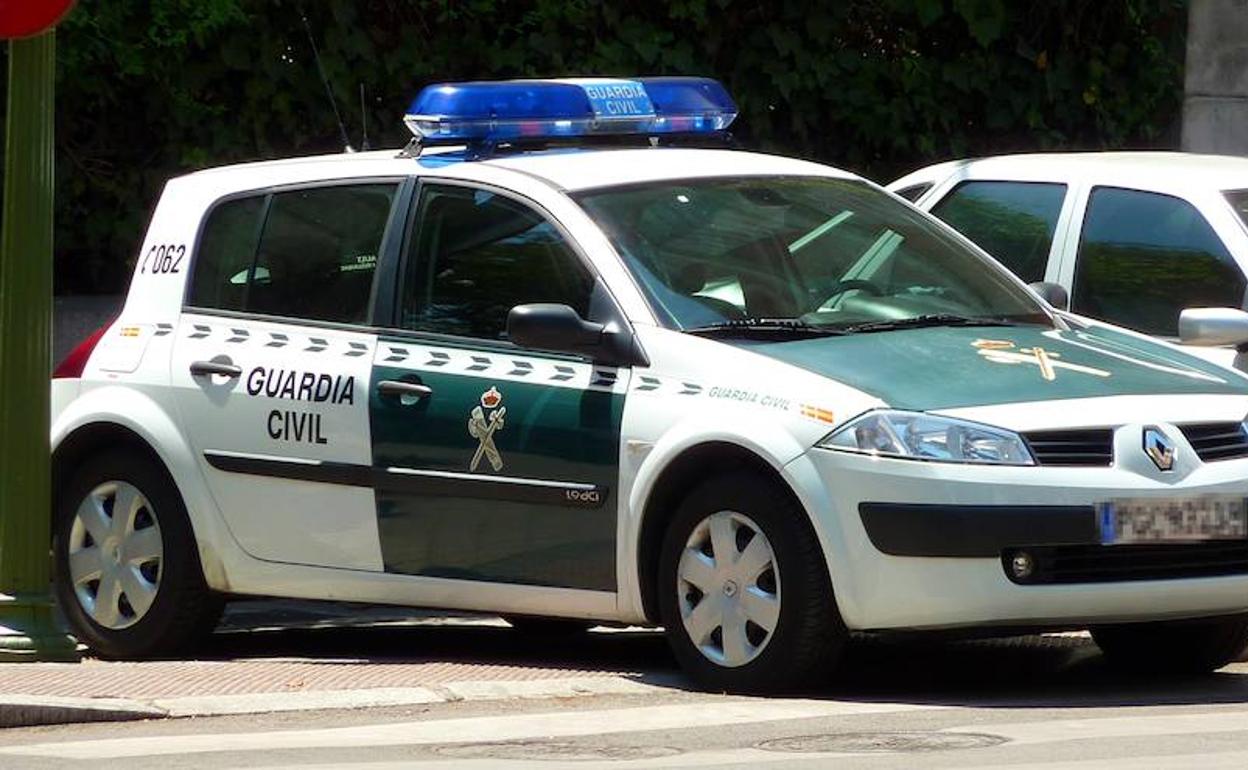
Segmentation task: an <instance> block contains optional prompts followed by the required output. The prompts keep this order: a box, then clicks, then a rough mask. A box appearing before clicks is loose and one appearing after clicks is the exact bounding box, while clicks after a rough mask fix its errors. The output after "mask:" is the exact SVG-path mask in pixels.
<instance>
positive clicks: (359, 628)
mask: <svg viewBox="0 0 1248 770" xmlns="http://www.w3.org/2000/svg"><path fill="white" fill-rule="evenodd" d="M242 607H243V609H241V610H239V609H234V610H233V611H232V612H231V613H230V614H229V615H227V619H226V623H225V624H224V626H223V628H222V629H221V630H219V631H218V632H217V633H216V634H214V635H213V637H212V640H211V642H210V643H209V644H208V645H206V647H205V648H204V649H203V650H202V651H201V654H200V656H199V657H200V659H202V660H247V659H256V660H261V659H274V658H284V659H291V658H294V659H299V660H303V661H308V662H313V663H318V664H334V663H349V664H359V663H361V662H367V663H371V664H376V665H387V664H403V665H410V664H413V663H417V664H419V663H431V664H441V665H450V666H463V667H465V669H466V671H465V672H464V673H463V674H462V676H464V678H471V677H472V675H473V672H472V669H473V667H482V670H483V671H484V670H486V668H487V667H497V666H505V667H507V668H508V669H514V670H515V674H516V676H517V678H524V670H525V669H526V668H531V669H543V670H547V671H549V670H555V671H567V672H568V673H569V675H575V674H577V673H594V674H604V673H606V674H613V675H616V676H620V677H626V678H629V679H632V680H635V681H638V682H643V683H652V684H656V685H660V686H664V687H671V688H676V689H682V690H683V689H687V690H692V689H695V688H694V687H693V685H692V684H691V683H690V682H688V680H686V679H685V678H684V677H683V676H682V675H681V674H680V672H679V669H678V668H677V665H676V662H675V660H674V659H673V657H672V655H671V652H670V651H669V649H668V647H667V643H666V640H665V639H664V637H663V634H662V632H661V631H658V630H652V629H625V630H620V629H607V628H600V629H596V630H594V631H591V632H588V633H576V634H566V635H554V636H551V635H545V636H544V635H538V634H532V633H526V632H523V631H520V630H517V629H514V628H511V627H510V626H507V625H505V624H504V623H502V622H501V621H498V620H497V619H494V618H487V617H483V616H473V615H454V614H450V615H448V614H445V613H414V612H412V611H410V610H394V609H385V608H362V607H359V606H354V605H347V606H343V605H319V604H316V603H306V604H296V603H273V604H272V605H266V604H261V603H256V604H255V605H250V604H247V603H244V604H243V605H242ZM249 607H254V609H248V608H249ZM1159 654H1164V652H1162V651H1159ZM800 695H802V696H803V697H814V698H820V697H824V698H835V699H837V700H856V701H864V702H868V701H870V702H877V701H878V702H904V703H923V704H930V705H951V706H975V707H994V708H1011V707H1018V708H1040V707H1064V706H1078V707H1084V708H1097V707H1106V708H1109V707H1121V706H1151V705H1182V704H1211V703H1213V704H1216V703H1226V704H1232V703H1248V667H1245V666H1243V665H1240V666H1236V667H1233V668H1231V669H1226V670H1223V671H1222V672H1219V673H1217V674H1213V675H1209V676H1202V677H1169V678H1166V677H1159V676H1148V675H1140V674H1129V673H1124V672H1121V671H1118V670H1115V669H1113V668H1112V667H1110V666H1108V665H1106V663H1105V661H1104V659H1103V658H1102V657H1101V655H1100V651H1099V650H1098V648H1097V647H1096V645H1095V644H1094V643H1093V642H1092V640H1091V639H1090V638H1089V637H1087V636H1086V635H1078V634H1065V635H1045V636H1040V635H1030V636H1019V637H1008V638H996V639H978V640H969V641H966V640H964V641H954V640H949V639H945V638H941V637H938V636H930V635H921V634H918V635H904V636H871V635H855V636H854V637H853V638H852V639H851V641H850V644H849V646H848V648H847V650H846V654H845V658H844V659H843V661H842V664H841V665H840V667H839V668H838V671H837V675H836V678H835V680H834V681H833V682H830V683H827V684H824V685H821V686H819V687H817V688H812V690H811V691H808V692H805V693H800Z"/></svg>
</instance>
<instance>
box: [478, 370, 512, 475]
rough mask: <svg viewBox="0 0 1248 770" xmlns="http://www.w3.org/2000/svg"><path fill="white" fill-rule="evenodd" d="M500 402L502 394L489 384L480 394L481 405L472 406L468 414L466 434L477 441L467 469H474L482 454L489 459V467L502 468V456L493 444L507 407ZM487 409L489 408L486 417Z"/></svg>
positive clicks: (501, 426) (501, 425)
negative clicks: (475, 449)
mask: <svg viewBox="0 0 1248 770" xmlns="http://www.w3.org/2000/svg"><path fill="white" fill-rule="evenodd" d="M502 403H503V394H502V393H499V392H498V388H495V387H493V386H491V387H490V389H489V390H487V391H485V392H484V393H482V394H481V406H474V407H473V408H472V411H471V412H470V413H469V414H468V435H469V436H472V437H473V438H475V439H476V440H477V441H478V442H479V443H478V445H477V451H476V453H475V454H473V456H472V463H471V464H469V466H468V468H469V470H474V471H475V470H476V469H477V466H478V465H480V464H481V458H482V457H483V456H484V457H485V459H487V460H489V461H490V467H491V468H493V469H494V470H496V471H501V470H502V469H503V456H502V455H501V454H499V451H498V447H496V446H495V445H494V434H495V433H497V432H499V431H500V430H502V429H503V418H504V417H506V416H507V407H505V406H502ZM487 409H488V410H490V411H489V416H488V417H487V416H486V410H487Z"/></svg>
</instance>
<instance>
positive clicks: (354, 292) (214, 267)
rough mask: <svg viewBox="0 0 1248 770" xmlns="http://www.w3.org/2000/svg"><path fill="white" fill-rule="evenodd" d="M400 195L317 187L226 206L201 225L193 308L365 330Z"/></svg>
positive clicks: (384, 188) (384, 189) (378, 188)
mask: <svg viewBox="0 0 1248 770" xmlns="http://www.w3.org/2000/svg"><path fill="white" fill-rule="evenodd" d="M396 190H397V185H396V184H393V183H386V184H360V185H342V186H328V187H312V188H306V189H298V190H289V191H285V192H279V193H274V194H272V195H261V196H255V197H251V198H241V199H236V200H231V201H226V202H225V203H222V204H221V205H219V206H217V207H216V208H214V209H213V211H212V213H211V214H210V215H209V217H208V221H207V222H206V223H205V225H204V233H203V237H202V238H201V239H200V245H199V250H198V254H197V256H196V261H195V269H194V273H193V276H192V282H191V289H190V294H189V295H188V304H189V305H191V306H193V307H200V308H213V309H221V310H239V311H246V312H251V313H260V314H264V315H273V316H281V317H284V318H298V319H306V320H315V321H331V322H339V323H363V322H364V321H365V320H366V318H365V317H366V315H367V312H368V299H369V294H370V293H371V291H372V283H373V273H374V272H375V270H376V266H377V256H378V253H379V251H380V250H381V241H382V236H383V234H384V233H385V229H386V223H387V222H388V221H389V218H390V208H391V205H392V203H393V199H394V194H395V191H396Z"/></svg>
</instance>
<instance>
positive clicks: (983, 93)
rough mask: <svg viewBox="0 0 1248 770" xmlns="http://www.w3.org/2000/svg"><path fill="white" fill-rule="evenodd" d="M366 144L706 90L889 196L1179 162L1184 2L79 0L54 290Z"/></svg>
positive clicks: (747, 125) (70, 287)
mask: <svg viewBox="0 0 1248 770" xmlns="http://www.w3.org/2000/svg"><path fill="white" fill-rule="evenodd" d="M301 12H302V13H303V14H306V17H307V22H308V28H309V29H310V30H311V33H312V36H313V38H314V39H315V41H316V44H317V46H318V47H319V49H320V52H321V56H322V59H323V62H324V67H325V70H326V72H327V75H328V77H329V79H330V81H331V83H332V87H333V91H334V95H335V97H336V99H337V102H338V105H339V108H340V109H341V110H342V112H343V116H344V119H345V120H346V122H347V127H348V130H349V132H350V138H351V141H352V142H353V143H355V144H357V145H358V144H359V143H360V126H361V108H360V95H359V94H360V85H361V84H363V86H364V89H365V93H366V99H365V105H364V109H365V110H366V112H367V119H368V126H369V129H370V135H371V136H370V138H371V140H372V143H373V145H374V146H375V147H376V146H393V147H397V146H400V145H401V144H402V143H404V141H405V140H406V138H407V134H406V130H405V129H404V128H403V126H402V123H401V120H400V118H401V115H402V113H403V111H404V108H405V107H406V106H407V104H408V102H409V100H410V99H411V97H412V96H413V95H414V94H415V92H416V91H417V90H418V89H419V88H420V87H421V86H422V85H424V84H426V83H429V82H432V81H436V80H455V79H471V78H476V79H486V78H504V77H536V76H561V75H585V74H602V75H617V76H626V75H637V74H702V75H710V76H713V77H717V78H720V79H722V80H724V81H725V82H726V83H727V85H728V87H729V90H730V91H731V92H732V93H733V95H734V96H735V97H736V99H737V100H738V102H739V104H740V106H741V113H742V114H741V117H740V119H739V120H738V123H737V127H736V133H737V135H738V136H739V137H740V138H741V139H742V140H743V141H744V142H745V143H746V144H747V145H748V146H752V147H757V148H762V149H765V150H769V151H775V152H783V153H788V154H794V155H799V156H803V157H809V158H814V159H818V160H821V161H825V162H829V163H832V164H835V165H840V166H844V167H847V168H850V169H853V170H855V171H858V172H860V173H863V174H865V175H867V176H869V177H871V178H873V179H876V180H877V181H887V180H889V179H891V178H892V177H894V176H896V175H898V174H899V173H901V172H903V171H907V170H909V169H911V168H914V167H916V166H919V165H922V164H924V163H927V162H930V161H934V160H938V159H946V158H952V157H958V156H965V155H984V154H990V153H996V152H1006V151H1018V150H1032V149H1040V148H1089V149H1098V148H1115V147H1152V146H1176V145H1177V139H1178V136H1177V132H1178V121H1179V112H1180V105H1181V102H1182V83H1183V81H1182V63H1183V43H1184V31H1185V22H1186V15H1187V10H1186V3H1184V2H1180V1H1178V0H1115V1H1114V2H1103V1H1102V0H840V1H839V2H834V1H827V2H814V1H813V0H671V2H639V1H638V0H614V1H613V2H591V1H589V0H527V1H524V2H520V1H508V0H458V1H452V0H303V1H302V2H295V0H107V1H105V0H82V2H80V3H79V4H78V7H77V9H76V10H75V11H74V12H73V13H72V14H71V15H70V17H69V18H68V19H67V20H66V22H65V23H64V24H63V25H62V26H61V28H60V30H59V32H58V49H59V67H60V70H59V84H58V88H59V92H58V121H59V122H58V136H57V150H58V191H57V193H58V200H57V211H58V222H57V232H56V239H57V241H56V244H57V246H56V248H57V256H56V258H57V287H58V291H61V292H108V291H119V290H122V289H124V287H125V285H126V282H127V281H128V278H129V267H130V265H132V264H133V260H134V256H135V253H136V252H137V249H138V240H139V239H140V237H141V234H142V229H143V227H144V225H145V223H146V220H147V217H148V214H149V211H150V208H151V205H152V204H153V202H154V200H155V199H156V197H157V196H158V194H159V191H160V188H161V185H162V183H163V181H164V180H165V179H166V178H168V177H169V176H171V175H176V174H179V173H183V172H186V171H189V170H193V169H197V168H202V167H205V166H210V165H217V164H222V163H229V162H235V161H242V160H252V159H257V158H269V157H276V156H285V155H292V154H307V153H317V152H333V151H337V150H339V149H341V145H342V142H341V139H340V138H339V130H338V127H337V124H336V122H335V120H334V117H333V113H332V111H331V110H330V108H329V106H328V103H327V100H326V96H325V91H324V87H323V85H322V83H321V81H320V79H319V77H318V76H317V73H316V66H315V63H314V60H313V58H312V53H311V49H310V46H309V38H308V32H307V30H306V29H305V26H304V22H303V18H302V16H301Z"/></svg>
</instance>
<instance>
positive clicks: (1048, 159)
mask: <svg viewBox="0 0 1248 770" xmlns="http://www.w3.org/2000/svg"><path fill="white" fill-rule="evenodd" d="M956 171H963V172H969V173H970V174H973V175H974V176H975V177H978V178H981V179H985V178H988V177H993V176H997V177H1000V178H1002V179H1009V178H1011V177H1012V176H1014V175H1020V174H1025V175H1026V176H1027V178H1029V179H1038V178H1041V177H1051V178H1053V179H1067V178H1072V177H1094V178H1095V180H1096V181H1097V182H1100V183H1102V184H1122V185H1132V184H1135V183H1137V182H1143V181H1145V180H1147V181H1148V182H1150V183H1151V184H1155V183H1156V182H1157V179H1158V175H1159V174H1161V175H1165V177H1166V178H1167V179H1172V180H1173V181H1174V182H1175V183H1176V184H1182V185H1185V186H1192V185H1195V186H1206V187H1211V188H1214V189H1218V190H1232V189H1244V188H1248V158H1244V157H1237V156H1232V155H1201V154H1196V153H1186V152H1160V151H1128V152H1046V153H1028V154H1022V155H996V156H990V157H986V158H973V159H966V160H955V161H948V162H945V163H938V164H935V165H932V166H928V167H926V168H923V169H920V170H919V171H916V172H914V173H913V174H909V175H907V176H905V177H902V178H901V179H898V180H897V181H896V182H894V183H893V184H892V185H889V187H890V188H893V189H898V188H900V187H905V186H909V185H911V184H915V183H918V182H919V181H921V180H934V179H939V178H944V177H945V176H947V175H949V174H952V173H954V172H956Z"/></svg>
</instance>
